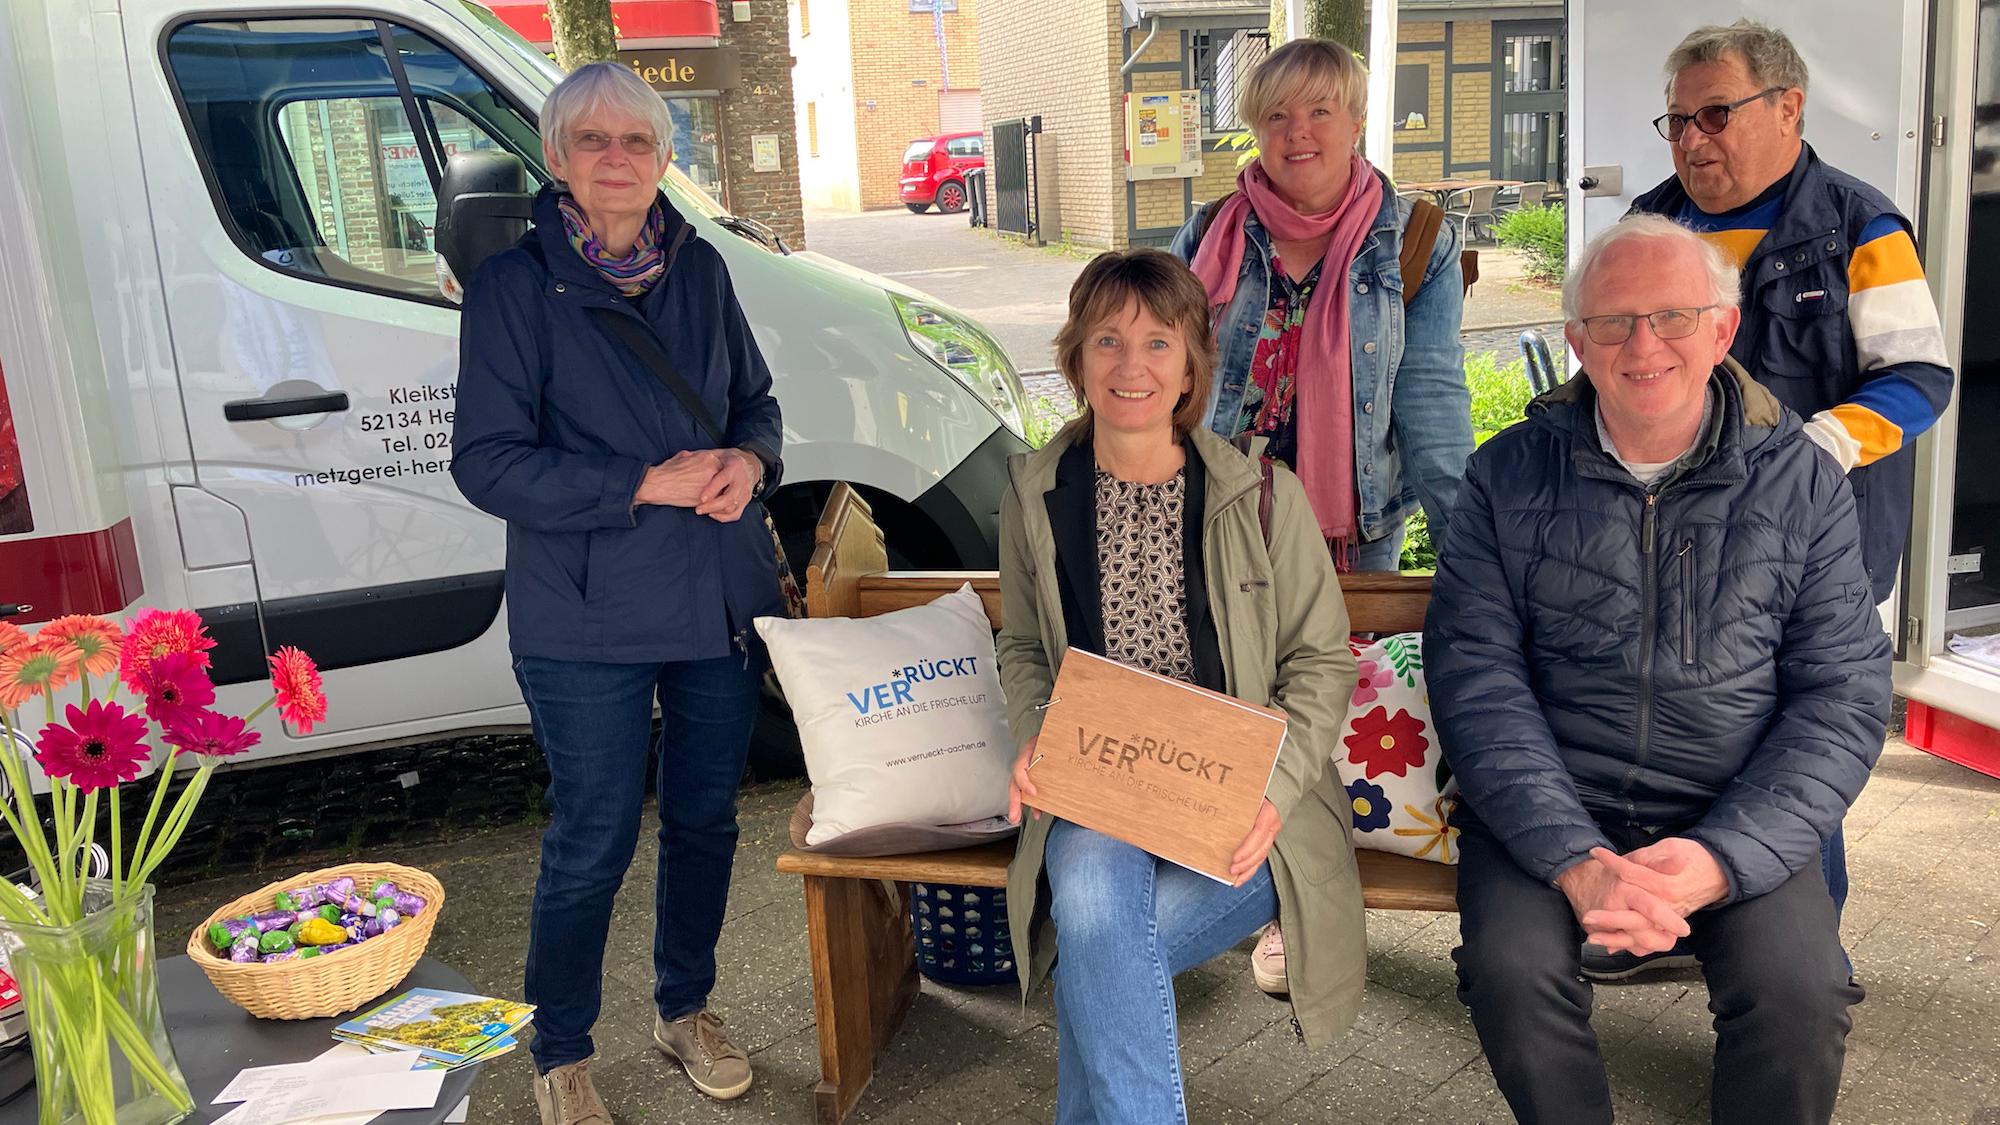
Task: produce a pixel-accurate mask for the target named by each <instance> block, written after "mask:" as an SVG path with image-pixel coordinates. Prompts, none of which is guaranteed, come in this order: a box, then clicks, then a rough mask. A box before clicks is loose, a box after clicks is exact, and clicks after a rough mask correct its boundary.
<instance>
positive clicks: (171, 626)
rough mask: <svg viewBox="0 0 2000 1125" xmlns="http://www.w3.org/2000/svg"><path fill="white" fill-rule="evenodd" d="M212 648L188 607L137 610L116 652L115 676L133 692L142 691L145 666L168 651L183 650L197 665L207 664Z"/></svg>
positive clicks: (143, 688)
mask: <svg viewBox="0 0 2000 1125" xmlns="http://www.w3.org/2000/svg"><path fill="white" fill-rule="evenodd" d="M214 647H215V642H214V641H212V640H210V639H209V637H208V634H207V633H206V632H204V631H203V630H202V624H201V616H200V615H199V614H197V613H195V612H194V611H193V610H191V609H175V610H164V609H148V610H141V611H140V613H139V616H137V617H134V618H133V619H132V628H131V630H130V631H129V632H127V633H126V635H125V645H124V648H123V649H122V650H121V651H120V653H119V658H118V677H119V679H121V680H123V681H125V686H126V687H128V688H131V689H132V691H133V692H134V693H143V692H144V691H145V690H146V669H148V668H151V667H152V666H153V662H154V661H155V660H158V659H160V658H161V657H163V656H166V655H168V654H169V653H175V652H184V653H187V654H188V655H189V656H192V657H194V659H195V662H196V664H198V665H199V666H200V667H203V668H206V667H208V650H209V649H212V648H214Z"/></svg>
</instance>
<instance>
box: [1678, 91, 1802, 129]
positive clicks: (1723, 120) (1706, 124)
mask: <svg viewBox="0 0 2000 1125" xmlns="http://www.w3.org/2000/svg"><path fill="white" fill-rule="evenodd" d="M1785 89H1786V87H1783V86H1773V87H1771V88H1770V89H1768V90H1759V91H1757V92H1756V93H1754V94H1752V95H1750V96H1749V97H1747V98H1739V99H1737V100H1736V101H1733V102H1730V103H1729V104H1728V105H1705V106H1702V107H1701V108H1700V109H1697V110H1695V111H1694V112H1693V113H1662V114H1661V115H1659V116H1658V117H1655V118H1653V128H1655V129H1658V130H1659V131H1660V136H1662V137H1664V138H1666V139H1667V140H1670V141H1678V140H1680V139H1681V134H1682V133H1685V132H1687V127H1688V123H1689V122H1693V123H1694V127H1695V128H1697V129H1700V130H1701V131H1702V132H1704V133H1707V134H1708V135H1709V136H1711V137H1712V136H1714V135H1715V134H1717V133H1720V132H1722V131H1723V130H1724V129H1727V128H1728V127H1729V115H1730V114H1731V113H1732V112H1734V111H1736V110H1738V109H1741V108H1743V107H1744V106H1746V105H1749V104H1750V103H1751V102H1754V101H1756V100H1757V99H1758V98H1768V97H1770V96H1771V95H1772V94H1780V93H1783V92H1784V91H1785Z"/></svg>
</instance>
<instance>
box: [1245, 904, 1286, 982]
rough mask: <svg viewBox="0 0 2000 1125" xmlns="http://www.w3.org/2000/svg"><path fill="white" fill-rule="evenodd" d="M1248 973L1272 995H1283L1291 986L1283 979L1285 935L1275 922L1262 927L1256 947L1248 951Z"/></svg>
mask: <svg viewBox="0 0 2000 1125" xmlns="http://www.w3.org/2000/svg"><path fill="white" fill-rule="evenodd" d="M1250 975H1251V977H1253V978H1255V980H1256V981H1257V987H1258V988H1261V989H1263V990H1264V991H1265V992H1268V993H1270V994H1271V995H1273V996H1284V995H1286V994H1288V993H1290V992H1291V990H1292V986H1291V985H1290V984H1289V983H1288V982H1287V981H1286V980H1285V935H1284V932H1283V931H1282V930H1280V929H1278V924H1277V923H1276V922H1273V923H1271V924H1270V925H1268V926H1265V927H1264V932H1263V934H1262V935H1260V936H1259V937H1258V938H1257V948H1256V949H1254V950H1252V951H1251V953H1250Z"/></svg>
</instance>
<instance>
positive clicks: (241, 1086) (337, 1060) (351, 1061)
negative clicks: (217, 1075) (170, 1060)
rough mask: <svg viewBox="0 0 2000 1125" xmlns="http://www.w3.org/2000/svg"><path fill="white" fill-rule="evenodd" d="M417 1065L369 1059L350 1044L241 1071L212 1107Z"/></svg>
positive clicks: (404, 1059)
mask: <svg viewBox="0 0 2000 1125" xmlns="http://www.w3.org/2000/svg"><path fill="white" fill-rule="evenodd" d="M343 1048H346V1049H343ZM416 1061H417V1060H416V1057H415V1056H414V1055H413V1054H410V1053H408V1052H404V1053H402V1054H401V1055H371V1054H369V1053H368V1052H367V1051H364V1050H362V1049H361V1048H359V1047H357V1046H355V1045H354V1044H352V1043H342V1044H341V1045H340V1046H338V1047H335V1048H333V1049H332V1050H330V1051H327V1052H326V1053H325V1054H322V1055H320V1056H319V1057H317V1058H314V1059H312V1060H310V1061H307V1062H302V1063H284V1064H282V1065H279V1066H257V1067H251V1068H249V1069H247V1070H244V1071H241V1072H239V1073H238V1074H237V1075H236V1077H235V1078H233V1079H231V1080H230V1082H229V1085H227V1086H224V1087H223V1088H222V1092H221V1093H219V1094H217V1095H215V1102H214V1104H215V1105H222V1104H224V1103H225V1102H247V1101H254V1100H256V1099H258V1098H268V1097H272V1096H274V1095H278V1094H286V1093H290V1092H291V1091H293V1090H297V1089H301V1088H303V1087H305V1086H308V1085H310V1084H312V1083H313V1082H315V1081H321V1080H332V1079H338V1078H351V1077H365V1076H367V1075H371V1074H397V1073H402V1072H405V1071H408V1070H409V1069H410V1066H411V1064H412V1063H414V1062H416Z"/></svg>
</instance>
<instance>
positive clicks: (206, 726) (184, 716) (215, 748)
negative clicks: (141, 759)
mask: <svg viewBox="0 0 2000 1125" xmlns="http://www.w3.org/2000/svg"><path fill="white" fill-rule="evenodd" d="M164 725H165V730H164V732H163V733H162V734H161V735H160V741H162V742H165V743H166V744H167V745H169V746H172V747H174V748H175V749H177V750H184V751H186V752H187V753H190V754H206V755H208V756H209V757H212V758H228V757H232V756H234V755H237V754H241V753H242V752H244V751H245V750H248V749H250V748H251V747H252V746H255V745H257V743H258V742H260V741H262V738H263V736H261V735H259V734H258V733H257V732H256V731H254V730H250V729H248V728H246V727H245V726H244V724H243V720H242V719H239V718H237V717H236V716H234V715H223V714H219V713H217V712H214V711H204V710H200V709H196V708H190V709H187V710H183V711H182V712H181V713H180V714H178V715H175V716H174V717H173V718H171V719H169V720H167V722H166V723H165V724H164Z"/></svg>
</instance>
